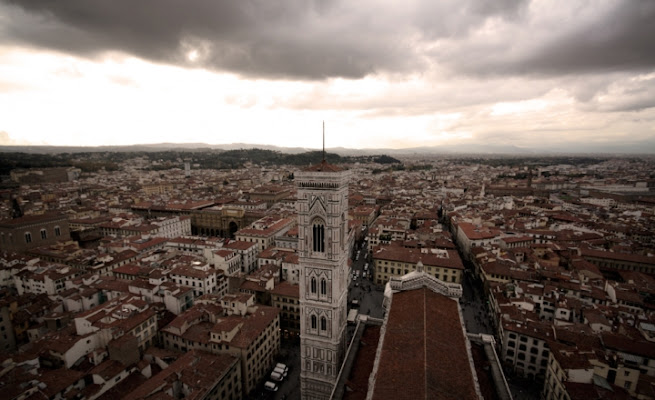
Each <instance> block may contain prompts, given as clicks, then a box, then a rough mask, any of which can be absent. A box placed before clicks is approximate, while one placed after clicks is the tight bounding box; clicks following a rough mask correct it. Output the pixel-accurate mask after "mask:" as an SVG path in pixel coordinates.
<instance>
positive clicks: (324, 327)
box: [321, 317, 327, 331]
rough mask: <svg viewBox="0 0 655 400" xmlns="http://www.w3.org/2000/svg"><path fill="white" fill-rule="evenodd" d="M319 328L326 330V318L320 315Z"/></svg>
mask: <svg viewBox="0 0 655 400" xmlns="http://www.w3.org/2000/svg"><path fill="white" fill-rule="evenodd" d="M321 330H322V331H325V330H327V319H325V317H321Z"/></svg>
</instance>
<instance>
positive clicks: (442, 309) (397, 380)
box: [373, 288, 478, 400]
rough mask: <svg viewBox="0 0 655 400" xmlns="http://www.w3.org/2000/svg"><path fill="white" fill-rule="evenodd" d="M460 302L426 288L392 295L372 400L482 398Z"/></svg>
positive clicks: (459, 399) (460, 399)
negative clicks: (471, 361)
mask: <svg viewBox="0 0 655 400" xmlns="http://www.w3.org/2000/svg"><path fill="white" fill-rule="evenodd" d="M474 387H475V382H474V379H473V372H472V371H471V364H470V363H469V358H468V351H467V347H466V337H465V336H464V330H463V328H462V325H461V321H460V314H459V304H458V303H457V301H456V300H453V299H451V298H449V297H447V296H444V295H441V294H439V293H435V292H433V291H432V290H430V289H427V288H421V289H417V290H410V291H405V292H399V293H396V294H394V295H393V300H392V303H391V310H390V311H389V317H388V321H387V326H386V333H385V334H384V337H383V344H382V352H381V355H380V364H379V368H378V371H377V377H376V380H375V387H374V388H373V399H396V400H401V399H458V400H463V399H477V398H478V396H477V394H476V391H475V389H474Z"/></svg>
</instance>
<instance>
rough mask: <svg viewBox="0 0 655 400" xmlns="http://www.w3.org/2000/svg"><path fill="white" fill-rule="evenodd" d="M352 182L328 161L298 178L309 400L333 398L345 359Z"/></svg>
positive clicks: (304, 385)
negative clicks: (349, 211)
mask: <svg viewBox="0 0 655 400" xmlns="http://www.w3.org/2000/svg"><path fill="white" fill-rule="evenodd" d="M349 176H350V174H349V173H348V172H347V171H343V170H341V169H340V168H338V167H336V166H334V165H331V164H328V163H326V162H325V160H324V161H323V162H322V163H320V164H317V165H314V166H312V167H309V168H307V169H305V170H303V171H301V172H298V173H297V174H296V175H295V181H296V186H297V188H298V200H297V210H298V250H299V254H300V260H299V261H300V351H301V353H300V358H301V364H302V366H301V373H300V390H301V397H302V399H303V400H309V399H328V398H329V397H330V393H331V392H332V389H333V388H334V385H335V383H336V379H337V375H338V374H339V369H340V368H341V363H342V361H343V356H344V353H345V347H346V343H345V338H346V336H345V333H346V319H347V316H346V313H347V302H348V273H349V267H348V214H347V213H348V178H349Z"/></svg>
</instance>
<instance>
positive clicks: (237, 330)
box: [161, 294, 280, 396]
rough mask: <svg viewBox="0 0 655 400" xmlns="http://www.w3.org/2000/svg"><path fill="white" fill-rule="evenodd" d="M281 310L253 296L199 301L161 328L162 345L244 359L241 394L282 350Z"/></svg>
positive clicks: (264, 372) (260, 375)
mask: <svg viewBox="0 0 655 400" xmlns="http://www.w3.org/2000/svg"><path fill="white" fill-rule="evenodd" d="M279 314H280V311H279V310H278V309H277V308H274V307H268V306H262V305H256V304H255V301H254V297H253V296H252V295H245V294H242V295H233V296H227V297H224V298H223V300H222V301H221V302H220V305H219V304H196V305H195V306H194V307H192V308H191V309H189V310H187V311H186V312H184V313H182V314H181V315H179V316H178V317H177V318H176V319H175V320H173V321H172V322H171V323H170V324H169V325H167V326H166V327H164V328H163V329H162V331H161V335H162V342H163V343H162V344H163V345H164V346H165V347H166V348H169V349H176V350H181V351H189V350H203V351H208V352H211V353H212V354H230V355H233V356H235V357H237V358H239V360H240V361H241V379H242V388H243V393H242V395H244V396H245V395H246V394H248V393H249V392H250V391H251V390H252V389H253V388H254V387H255V386H256V385H257V383H258V382H259V381H260V380H261V379H262V378H263V377H264V376H265V375H266V374H268V373H269V372H270V368H271V367H272V366H273V364H274V363H273V362H274V359H275V357H276V356H277V354H278V353H279V350H280V316H279Z"/></svg>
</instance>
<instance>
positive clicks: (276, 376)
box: [271, 371, 284, 382]
mask: <svg viewBox="0 0 655 400" xmlns="http://www.w3.org/2000/svg"><path fill="white" fill-rule="evenodd" d="M271 379H273V380H274V381H278V382H282V379H284V376H283V375H282V374H280V373H279V372H276V371H273V372H271Z"/></svg>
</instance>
